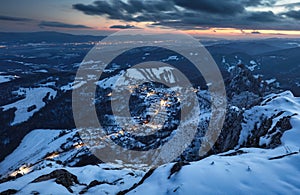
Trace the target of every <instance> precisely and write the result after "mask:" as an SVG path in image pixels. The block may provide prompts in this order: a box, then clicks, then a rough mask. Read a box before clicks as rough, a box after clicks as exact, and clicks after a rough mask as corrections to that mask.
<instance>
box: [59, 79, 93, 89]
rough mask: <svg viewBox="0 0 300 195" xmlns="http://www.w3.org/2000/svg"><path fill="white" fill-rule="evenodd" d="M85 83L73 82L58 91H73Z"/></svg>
mask: <svg viewBox="0 0 300 195" xmlns="http://www.w3.org/2000/svg"><path fill="white" fill-rule="evenodd" d="M86 83H87V82H86V81H74V82H71V83H69V84H67V85H64V86H62V87H61V88H60V90H62V91H69V90H73V89H78V88H80V87H82V86H83V85H85V84H86Z"/></svg>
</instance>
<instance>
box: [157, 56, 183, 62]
mask: <svg viewBox="0 0 300 195" xmlns="http://www.w3.org/2000/svg"><path fill="white" fill-rule="evenodd" d="M178 60H179V58H178V57H177V56H169V57H168V58H166V59H162V60H161V61H162V62H168V61H178Z"/></svg>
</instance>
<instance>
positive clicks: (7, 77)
mask: <svg viewBox="0 0 300 195" xmlns="http://www.w3.org/2000/svg"><path fill="white" fill-rule="evenodd" d="M16 78H17V77H16V76H12V75H0V83H6V82H9V81H11V80H14V79H16Z"/></svg>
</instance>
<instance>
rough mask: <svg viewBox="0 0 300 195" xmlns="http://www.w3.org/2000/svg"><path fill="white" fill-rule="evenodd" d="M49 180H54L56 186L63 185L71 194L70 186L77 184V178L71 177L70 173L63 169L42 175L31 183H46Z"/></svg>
mask: <svg viewBox="0 0 300 195" xmlns="http://www.w3.org/2000/svg"><path fill="white" fill-rule="evenodd" d="M50 179H55V182H56V183H57V184H61V185H63V186H64V187H65V188H67V190H68V191H69V192H71V193H72V192H73V190H72V189H71V186H73V185H74V184H79V182H78V179H77V176H76V175H73V174H72V173H70V172H68V171H67V170H65V169H57V170H55V171H52V172H51V173H49V174H47V175H42V176H40V177H38V178H36V179H35V180H33V181H32V182H33V183H37V182H42V181H47V180H50Z"/></svg>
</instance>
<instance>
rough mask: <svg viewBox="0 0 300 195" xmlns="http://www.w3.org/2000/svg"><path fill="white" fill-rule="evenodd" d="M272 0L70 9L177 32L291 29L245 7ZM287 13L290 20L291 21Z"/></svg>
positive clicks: (153, 0) (115, 3)
mask: <svg viewBox="0 0 300 195" xmlns="http://www.w3.org/2000/svg"><path fill="white" fill-rule="evenodd" d="M275 2H276V1H275V0H226V1H225V0H224V1H212V0H193V1H192V0H127V1H126V2H125V1H124V2H123V1H121V0H111V1H95V2H93V3H92V4H89V5H85V4H74V5H73V8H74V9H76V10H78V11H81V12H83V13H85V14H87V15H99V16H104V17H106V18H109V19H113V20H120V21H124V22H149V23H150V24H152V25H150V26H158V25H160V26H163V27H173V28H179V29H207V28H212V27H217V28H238V29H258V28H264V29H278V30H279V29H280V30H286V29H294V30H295V27H298V29H300V26H299V25H297V24H296V22H294V23H293V22H290V20H289V21H288V22H287V21H286V18H284V17H283V16H282V15H280V14H278V15H276V14H274V13H273V12H271V11H269V12H250V11H247V9H246V8H247V7H257V6H272V5H274V4H275ZM292 14H293V13H290V16H289V17H292Z"/></svg>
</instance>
